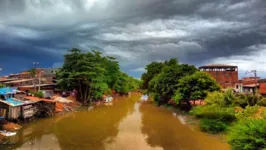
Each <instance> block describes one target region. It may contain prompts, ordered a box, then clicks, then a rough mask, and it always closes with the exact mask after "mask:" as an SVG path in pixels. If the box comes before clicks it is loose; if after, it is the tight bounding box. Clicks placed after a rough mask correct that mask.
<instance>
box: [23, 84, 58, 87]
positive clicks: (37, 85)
mask: <svg viewBox="0 0 266 150" xmlns="http://www.w3.org/2000/svg"><path fill="white" fill-rule="evenodd" d="M50 85H56V84H54V83H52V84H36V85H35V86H36V87H39V86H41V87H42V86H50ZM20 87H24V88H31V87H34V85H25V86H20Z"/></svg>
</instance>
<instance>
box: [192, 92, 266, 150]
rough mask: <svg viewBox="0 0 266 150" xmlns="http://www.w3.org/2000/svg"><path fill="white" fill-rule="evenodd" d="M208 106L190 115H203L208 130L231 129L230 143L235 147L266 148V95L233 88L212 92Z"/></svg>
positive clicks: (202, 123) (203, 125)
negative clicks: (247, 92) (235, 91)
mask: <svg viewBox="0 0 266 150" xmlns="http://www.w3.org/2000/svg"><path fill="white" fill-rule="evenodd" d="M205 102H206V105H204V106H197V107H195V108H193V109H192V110H191V111H190V114H192V115H194V116H196V117H198V118H200V119H201V120H200V128H201V130H202V131H204V132H209V133H213V134H216V133H219V132H223V131H226V130H228V131H229V132H228V139H229V140H228V142H229V143H230V144H231V145H232V149H235V150H257V149H266V138H265V137H266V120H263V119H266V109H264V107H261V106H265V98H263V97H262V96H261V95H259V94H258V93H256V94H242V93H241V94H235V93H233V91H232V90H230V89H229V90H227V91H225V92H219V91H216V92H212V93H208V96H207V97H206V99H205Z"/></svg>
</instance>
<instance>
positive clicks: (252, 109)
mask: <svg viewBox="0 0 266 150" xmlns="http://www.w3.org/2000/svg"><path fill="white" fill-rule="evenodd" d="M258 110H259V106H258V105H255V106H247V107H246V108H245V109H244V110H243V111H242V112H239V113H237V114H236V118H237V119H239V120H241V119H247V118H249V117H252V116H253V115H255V114H256V113H257V112H258Z"/></svg>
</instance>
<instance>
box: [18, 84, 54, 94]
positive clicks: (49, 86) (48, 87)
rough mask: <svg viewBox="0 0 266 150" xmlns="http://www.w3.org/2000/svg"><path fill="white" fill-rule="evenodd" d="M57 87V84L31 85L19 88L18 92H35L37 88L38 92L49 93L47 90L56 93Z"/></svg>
mask: <svg viewBox="0 0 266 150" xmlns="http://www.w3.org/2000/svg"><path fill="white" fill-rule="evenodd" d="M55 86H56V84H54V83H50V84H36V85H35V86H34V85H32V84H31V85H24V86H19V87H18V90H20V91H25V92H27V91H29V90H35V88H36V90H39V89H40V90H42V91H47V90H49V91H51V90H52V91H54V90H55Z"/></svg>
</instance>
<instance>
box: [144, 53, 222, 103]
mask: <svg viewBox="0 0 266 150" xmlns="http://www.w3.org/2000/svg"><path fill="white" fill-rule="evenodd" d="M146 70H147V71H146V72H145V73H144V74H143V75H142V80H143V86H142V87H143V88H146V89H147V90H148V91H149V92H150V94H151V95H153V97H154V101H155V102H156V103H157V104H158V105H160V104H166V103H168V102H169V100H171V99H174V100H175V101H176V103H177V104H181V103H183V102H184V101H186V102H187V104H188V105H189V106H190V102H189V101H190V100H193V99H194V100H195V99H203V98H204V97H205V96H206V95H207V92H210V91H215V90H219V89H220V88H219V86H218V85H217V83H216V82H215V80H213V79H212V78H211V77H210V76H208V75H206V74H204V73H201V72H198V70H197V68H196V67H195V66H193V65H187V64H179V62H178V60H177V59H174V58H173V59H170V60H168V61H165V62H163V63H162V62H152V63H151V64H149V65H147V67H146ZM191 90H193V92H192V93H191Z"/></svg>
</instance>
